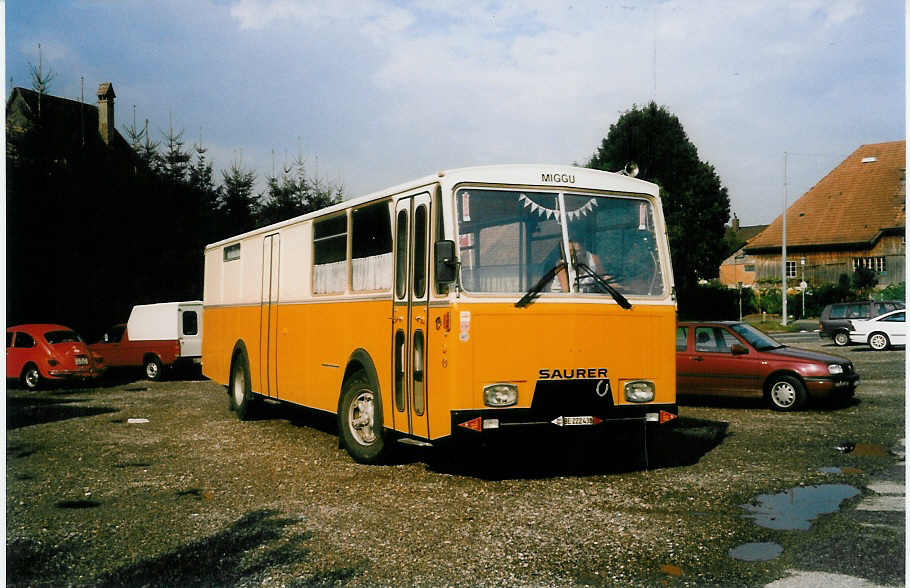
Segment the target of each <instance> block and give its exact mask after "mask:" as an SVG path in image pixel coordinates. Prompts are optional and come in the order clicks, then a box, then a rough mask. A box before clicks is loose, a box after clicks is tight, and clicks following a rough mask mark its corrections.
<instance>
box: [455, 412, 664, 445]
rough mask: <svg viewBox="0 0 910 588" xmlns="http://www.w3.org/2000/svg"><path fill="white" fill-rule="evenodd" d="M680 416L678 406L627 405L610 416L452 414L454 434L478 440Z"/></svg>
mask: <svg viewBox="0 0 910 588" xmlns="http://www.w3.org/2000/svg"><path fill="white" fill-rule="evenodd" d="M678 414H679V409H678V407H677V406H676V405H675V404H646V405H623V406H620V407H615V408H613V410H611V411H610V413H609V414H600V415H593V414H590V415H576V414H565V415H550V414H547V415H542V414H539V413H535V412H532V410H531V409H528V408H497V409H483V410H453V411H452V413H451V415H452V434H453V435H454V436H455V437H474V438H476V437H477V436H478V435H479V436H483V437H486V436H490V435H500V434H503V435H504V434H507V433H509V432H520V431H558V430H560V429H579V430H582V429H591V428H597V427H609V426H611V425H618V424H620V423H633V422H639V423H643V424H646V425H662V424H665V423H668V422H671V421H673V420H674V419H676V418H677V415H678Z"/></svg>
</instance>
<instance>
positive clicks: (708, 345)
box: [676, 322, 859, 411]
mask: <svg viewBox="0 0 910 588" xmlns="http://www.w3.org/2000/svg"><path fill="white" fill-rule="evenodd" d="M858 384H859V375H858V374H857V373H856V370H855V369H854V368H853V363H852V362H851V361H850V360H848V359H845V358H843V357H839V356H837V355H830V354H828V353H820V352H816V351H809V350H807V349H799V348H797V347H787V346H786V345H783V344H781V343H779V342H778V341H775V340H774V339H772V338H771V337H769V336H768V335H766V334H765V333H763V332H761V331H759V330H758V329H756V328H755V327H753V326H752V325H749V324H747V323H742V322H684V323H679V324H678V325H677V328H676V389H677V393H678V394H680V395H686V394H693V395H694V394H698V395H712V396H760V397H763V398H764V399H765V400H766V401H767V403H768V405H769V406H770V407H771V408H772V409H774V410H782V411H790V410H797V409H799V408H801V407H802V406H804V405H805V404H806V402H807V401H808V399H809V398H810V397H811V398H828V397H832V396H842V397H851V396H853V394H854V393H855V391H856V386H857V385H858Z"/></svg>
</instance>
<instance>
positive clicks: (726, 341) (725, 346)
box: [715, 328, 742, 353]
mask: <svg viewBox="0 0 910 588" xmlns="http://www.w3.org/2000/svg"><path fill="white" fill-rule="evenodd" d="M715 334H716V335H717V336H718V347H720V351H723V352H724V353H730V352H731V348H732V347H733V346H734V345H742V342H741V341H740V340H739V339H737V338H736V337H735V336H734V335H733V333H731V332H730V331H728V330H727V329H720V328H718V329H717V330H716V333H715Z"/></svg>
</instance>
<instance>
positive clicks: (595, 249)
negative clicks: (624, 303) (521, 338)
mask: <svg viewBox="0 0 910 588" xmlns="http://www.w3.org/2000/svg"><path fill="white" fill-rule="evenodd" d="M456 209H457V211H456V212H457V218H458V235H459V237H458V239H459V241H458V245H459V248H460V250H461V256H460V258H461V269H462V274H461V283H462V287H463V288H464V289H465V290H466V291H468V292H476V293H509V294H518V293H524V292H526V291H527V290H528V289H529V288H531V287H533V286H534V285H535V284H537V283H538V282H539V281H540V280H541V278H542V277H543V276H545V275H546V274H547V273H548V272H551V270H553V268H554V267H556V266H558V265H560V264H565V269H562V270H559V271H557V272H555V273H554V277H553V279H552V280H551V281H550V283H549V285H545V286H544V287H543V289H542V292H544V293H546V292H577V293H589V294H600V295H603V296H607V297H610V296H611V294H610V293H609V292H608V291H607V290H606V289H605V288H604V287H603V286H602V285H600V284H598V283H597V282H598V281H601V282H603V281H605V282H606V283H608V284H609V285H610V286H612V287H613V288H615V290H616V291H619V292H621V293H622V294H625V295H633V296H662V295H663V294H664V279H663V275H662V272H661V266H660V262H659V259H660V257H659V253H658V248H657V237H656V233H655V227H654V213H653V208H652V206H651V203H650V202H649V201H648V200H646V199H644V198H637V197H618V196H607V195H593V194H572V193H565V194H563V195H560V194H558V193H556V192H531V191H516V190H494V189H488V188H462V189H459V190H458V192H457V193H456ZM564 222H565V223H567V224H566V229H567V230H566V236H567V237H568V244H567V243H566V242H565V239H564V237H563V230H562V225H563V223H564ZM592 273H593V274H596V275H597V276H598V277H599V278H600V280H597V279H595V278H594V277H593V276H592V275H591V274H592Z"/></svg>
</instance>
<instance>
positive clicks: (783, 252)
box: [780, 151, 788, 327]
mask: <svg viewBox="0 0 910 588" xmlns="http://www.w3.org/2000/svg"><path fill="white" fill-rule="evenodd" d="M787 175H788V171H787V152H786V151H784V214H783V216H782V217H781V220H782V221H783V226H782V230H781V248H780V304H781V321H780V324H781V325H783V326H785V327H786V326H787V196H788V195H787V189H788V187H787Z"/></svg>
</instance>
